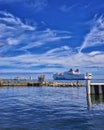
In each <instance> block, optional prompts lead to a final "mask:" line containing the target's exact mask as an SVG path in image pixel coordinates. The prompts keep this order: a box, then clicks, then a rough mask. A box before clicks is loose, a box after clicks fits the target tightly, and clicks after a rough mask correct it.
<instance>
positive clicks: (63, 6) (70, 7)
mask: <svg viewBox="0 0 104 130" xmlns="http://www.w3.org/2000/svg"><path fill="white" fill-rule="evenodd" d="M76 6H77V4H75V5H72V6H68V5H62V6H61V7H60V8H59V9H60V10H61V11H62V12H65V13H66V12H70V11H71V10H72V9H74V8H76Z"/></svg>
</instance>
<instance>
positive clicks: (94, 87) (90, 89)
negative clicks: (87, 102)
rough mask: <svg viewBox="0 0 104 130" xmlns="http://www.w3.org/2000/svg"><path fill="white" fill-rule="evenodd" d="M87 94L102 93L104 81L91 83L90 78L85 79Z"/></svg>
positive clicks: (103, 92) (103, 91)
mask: <svg viewBox="0 0 104 130" xmlns="http://www.w3.org/2000/svg"><path fill="white" fill-rule="evenodd" d="M86 89H87V95H92V94H95V95H99V94H103V95H104V83H91V80H87V81H86Z"/></svg>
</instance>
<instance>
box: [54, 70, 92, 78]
mask: <svg viewBox="0 0 104 130" xmlns="http://www.w3.org/2000/svg"><path fill="white" fill-rule="evenodd" d="M53 78H54V80H86V79H92V74H91V73H86V74H81V73H80V71H79V69H76V70H75V71H74V70H73V69H70V70H69V71H66V72H63V73H55V74H53Z"/></svg>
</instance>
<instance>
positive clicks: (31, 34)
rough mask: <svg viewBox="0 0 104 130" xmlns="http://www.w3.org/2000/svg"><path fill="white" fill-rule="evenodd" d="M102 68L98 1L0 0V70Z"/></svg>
mask: <svg viewBox="0 0 104 130" xmlns="http://www.w3.org/2000/svg"><path fill="white" fill-rule="evenodd" d="M69 68H74V69H75V68H79V69H82V70H84V71H86V70H94V71H95V70H99V68H100V69H101V70H102V69H103V70H104V1H103V0H0V71H1V72H59V71H64V70H67V69H69Z"/></svg>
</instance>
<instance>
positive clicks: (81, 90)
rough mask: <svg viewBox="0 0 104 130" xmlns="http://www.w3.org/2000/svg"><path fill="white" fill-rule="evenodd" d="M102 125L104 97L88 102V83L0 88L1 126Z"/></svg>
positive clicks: (70, 128)
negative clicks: (69, 85) (65, 85)
mask: <svg viewBox="0 0 104 130" xmlns="http://www.w3.org/2000/svg"><path fill="white" fill-rule="evenodd" d="M2 76H4V75H3V74H2ZM2 76H1V77H2ZM5 76H8V77H9V76H10V75H9V74H6V75H5ZM5 76H4V77H5ZM11 76H12V75H11ZM14 76H15V75H14ZM18 76H21V74H18ZM22 76H23V75H22ZM22 76H21V77H22ZM25 76H26V75H25ZM27 76H30V75H29V74H28V75H27ZM32 76H33V77H35V76H37V75H35V74H33V75H32ZM48 76H49V75H48ZM48 76H47V77H48ZM50 77H51V76H50ZM6 78H7V77H6ZM27 78H28V77H27ZM103 129H104V97H103V96H102V97H101V96H99V97H95V96H94V97H92V100H91V103H89V101H88V97H87V96H86V88H85V87H66V88H62V87H47V86H43V87H1V88H0V130H103Z"/></svg>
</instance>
